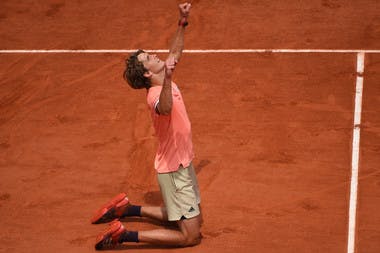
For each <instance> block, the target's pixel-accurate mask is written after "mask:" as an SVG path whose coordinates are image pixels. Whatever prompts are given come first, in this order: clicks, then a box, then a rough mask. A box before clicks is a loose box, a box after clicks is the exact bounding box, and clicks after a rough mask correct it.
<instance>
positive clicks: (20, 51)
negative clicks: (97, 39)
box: [0, 49, 380, 54]
mask: <svg viewBox="0 0 380 253" xmlns="http://www.w3.org/2000/svg"><path fill="white" fill-rule="evenodd" d="M136 51H137V49H30V50H29V49H9V50H8V49H5V50H0V54H49V53H51V54H90V53H132V52H136ZM145 51H147V52H152V53H168V52H169V50H167V49H148V50H145ZM183 53H190V54H197V53H203V54H204V53H374V54H378V53H380V50H377V49H373V50H372V49H368V50H367V49H185V50H183Z"/></svg>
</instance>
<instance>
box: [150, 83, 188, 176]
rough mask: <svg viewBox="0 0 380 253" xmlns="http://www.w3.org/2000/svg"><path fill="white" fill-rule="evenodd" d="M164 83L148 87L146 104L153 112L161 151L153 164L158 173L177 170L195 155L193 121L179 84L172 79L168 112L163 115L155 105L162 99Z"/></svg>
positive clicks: (159, 150)
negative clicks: (170, 105)
mask: <svg viewBox="0 0 380 253" xmlns="http://www.w3.org/2000/svg"><path fill="white" fill-rule="evenodd" d="M161 90H162V86H153V87H151V88H149V90H148V94H147V103H148V106H149V110H150V112H151V116H152V120H153V125H154V129H155V132H156V135H157V137H158V150H157V153H156V157H155V161H154V165H155V166H154V167H155V169H156V170H157V172H158V173H168V172H173V171H177V170H178V168H179V166H180V165H182V166H183V167H188V166H189V165H190V163H191V161H192V160H193V158H194V153H193V143H192V140H191V124H190V120H189V118H188V116H187V112H186V108H185V104H184V102H183V99H182V95H181V92H180V91H179V89H178V87H177V85H176V84H175V83H173V82H172V97H173V105H172V110H171V113H170V114H169V115H160V114H158V113H157V112H156V110H155V107H156V105H157V104H158V102H159V98H160V93H161Z"/></svg>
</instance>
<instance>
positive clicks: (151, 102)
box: [147, 87, 161, 111]
mask: <svg viewBox="0 0 380 253" xmlns="http://www.w3.org/2000/svg"><path fill="white" fill-rule="evenodd" d="M160 93H161V89H160V87H152V88H150V89H149V92H148V96H147V103H148V106H149V109H150V110H151V111H152V110H155V109H156V106H157V104H158V102H159V99H160Z"/></svg>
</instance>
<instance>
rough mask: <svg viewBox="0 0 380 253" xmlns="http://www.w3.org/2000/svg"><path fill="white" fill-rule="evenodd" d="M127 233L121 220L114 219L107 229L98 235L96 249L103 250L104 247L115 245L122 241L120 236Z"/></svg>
mask: <svg viewBox="0 0 380 253" xmlns="http://www.w3.org/2000/svg"><path fill="white" fill-rule="evenodd" d="M124 233H126V229H125V228H124V226H123V224H121V222H120V221H119V220H114V221H112V222H111V223H110V224H109V227H108V229H107V230H105V231H104V232H103V233H101V234H99V235H98V236H97V237H96V242H95V249H96V250H101V249H103V248H108V247H111V248H112V247H114V246H115V245H117V244H120V243H122V242H121V241H120V237H121V235H122V234H124Z"/></svg>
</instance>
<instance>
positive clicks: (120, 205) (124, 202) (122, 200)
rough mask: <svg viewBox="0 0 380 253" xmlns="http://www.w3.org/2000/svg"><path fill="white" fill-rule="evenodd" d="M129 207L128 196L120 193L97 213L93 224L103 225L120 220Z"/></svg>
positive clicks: (92, 220) (92, 221) (93, 218)
mask: <svg viewBox="0 0 380 253" xmlns="http://www.w3.org/2000/svg"><path fill="white" fill-rule="evenodd" d="M128 205H129V200H128V198H127V194H125V193H119V194H118V195H117V196H115V197H114V198H113V199H111V200H110V201H109V202H108V203H107V204H105V205H104V206H102V207H101V208H100V209H99V210H97V211H96V213H95V215H94V216H93V217H92V219H91V223H92V224H97V223H103V222H108V221H112V220H114V219H116V218H120V217H121V216H122V215H123V213H124V211H125V209H126V208H127V207H128Z"/></svg>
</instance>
